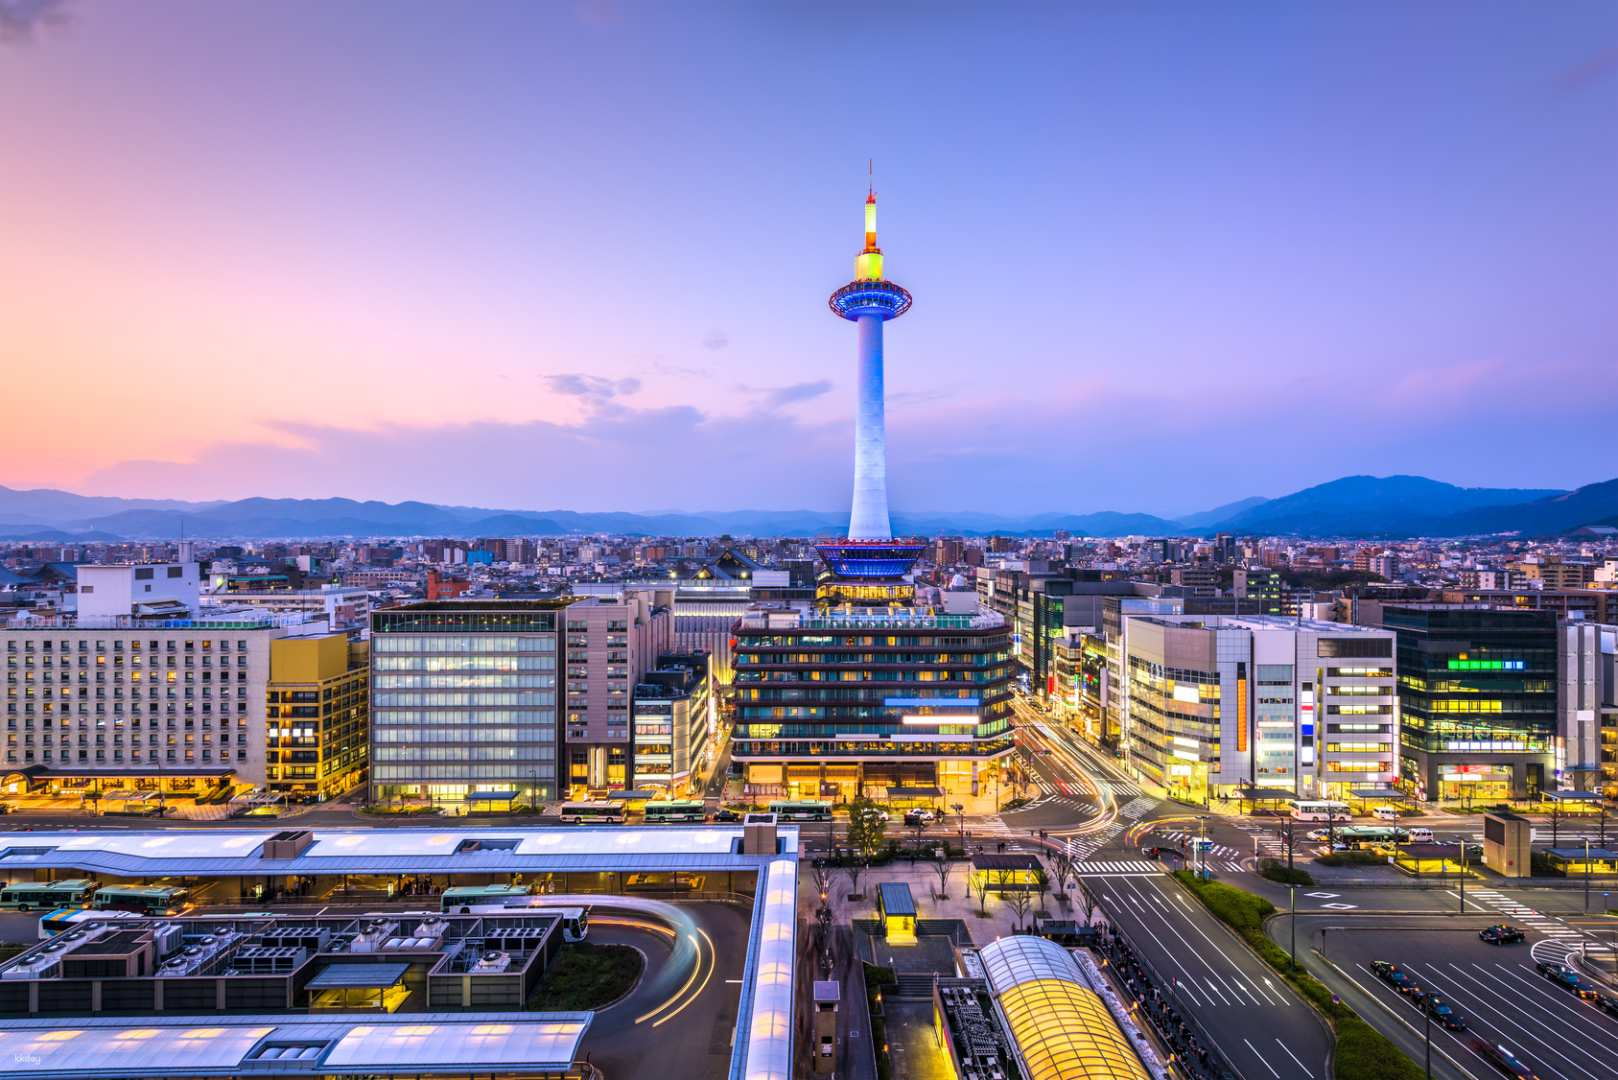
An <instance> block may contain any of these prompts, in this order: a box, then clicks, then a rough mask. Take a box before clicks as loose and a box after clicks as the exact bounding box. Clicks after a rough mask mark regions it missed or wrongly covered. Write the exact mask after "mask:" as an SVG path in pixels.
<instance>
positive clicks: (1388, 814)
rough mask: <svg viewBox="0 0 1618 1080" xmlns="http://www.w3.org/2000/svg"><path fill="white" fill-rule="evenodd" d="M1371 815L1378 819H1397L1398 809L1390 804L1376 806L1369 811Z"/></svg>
mask: <svg viewBox="0 0 1618 1080" xmlns="http://www.w3.org/2000/svg"><path fill="white" fill-rule="evenodd" d="M1371 816H1372V817H1374V818H1376V819H1377V820H1378V821H1398V820H1399V811H1397V810H1395V809H1394V808H1393V807H1391V806H1378V807H1376V808H1375V809H1373V810H1372V811H1371Z"/></svg>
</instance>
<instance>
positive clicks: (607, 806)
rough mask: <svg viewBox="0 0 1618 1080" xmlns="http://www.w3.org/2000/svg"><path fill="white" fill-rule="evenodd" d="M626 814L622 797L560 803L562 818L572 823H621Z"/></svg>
mask: <svg viewBox="0 0 1618 1080" xmlns="http://www.w3.org/2000/svg"><path fill="white" fill-rule="evenodd" d="M626 816H627V815H626V814H625V813H624V803H623V800H622V799H596V800H594V801H592V802H570V803H563V804H562V820H563V821H564V822H571V823H572V824H574V825H622V824H623V823H624V818H625V817H626Z"/></svg>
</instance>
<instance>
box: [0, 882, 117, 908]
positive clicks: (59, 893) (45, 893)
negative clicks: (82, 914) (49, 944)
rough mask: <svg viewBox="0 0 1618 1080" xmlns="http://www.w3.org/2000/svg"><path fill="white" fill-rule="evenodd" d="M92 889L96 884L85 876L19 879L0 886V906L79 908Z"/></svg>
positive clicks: (88, 897)
mask: <svg viewBox="0 0 1618 1080" xmlns="http://www.w3.org/2000/svg"><path fill="white" fill-rule="evenodd" d="M95 889H96V883H95V882H94V881H92V880H90V879H89V878H65V879H63V880H62V881H19V882H17V883H16V884H14V885H7V886H6V887H5V888H4V889H0V908H15V909H17V910H18V911H35V910H44V911H50V910H51V909H53V908H60V907H75V906H77V907H83V906H84V905H85V904H87V903H89V902H90V896H91V894H93V893H94V892H95Z"/></svg>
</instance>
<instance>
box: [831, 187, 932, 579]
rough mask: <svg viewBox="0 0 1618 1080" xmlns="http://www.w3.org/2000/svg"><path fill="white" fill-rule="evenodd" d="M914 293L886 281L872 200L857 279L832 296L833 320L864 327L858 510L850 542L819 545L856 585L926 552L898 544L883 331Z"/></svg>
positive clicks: (901, 570) (857, 424) (895, 571)
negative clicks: (892, 512)
mask: <svg viewBox="0 0 1618 1080" xmlns="http://www.w3.org/2000/svg"><path fill="white" fill-rule="evenodd" d="M910 304H911V296H910V292H909V290H907V289H906V288H905V287H904V286H902V285H898V284H896V283H894V282H892V281H889V280H887V278H886V277H884V276H883V258H882V249H881V248H880V247H878V246H877V243H876V192H875V191H872V192H870V193H869V194H868V195H867V196H866V199H865V248H864V250H862V251H861V252H860V253H859V254H858V255H857V256H855V258H854V280H853V281H850V282H849V283H848V284H847V285H844V286H843V287H842V288H840V289H838V290H837V291H836V292H834V293H832V294H831V297H830V299H829V300H827V305H828V306H829V307H830V308H831V310H832V313H833V314H835V315H837V316H839V317H841V318H844V319H847V320H849V321H850V322H852V323H854V324H855V325H856V326H857V327H858V328H859V377H858V392H859V401H858V409H857V411H856V413H855V419H854V506H853V510H852V512H851V513H850V514H849V520H848V538H847V540H845V541H832V542H829V543H823V544H819V545H817V550H818V551H819V552H820V556H821V558H822V559H824V560H825V562H826V565H827V566H828V567H830V568H831V571H832V573H833V574H835V575H836V576H837V577H839V578H845V579H852V580H867V581H869V580H874V579H890V580H896V579H898V578H901V577H903V576H904V574H905V573H906V572H907V571H908V570H909V569H910V567H911V565H912V564H913V563H914V562H915V561H916V559H917V558H918V557H919V556H920V555H921V552H922V549H923V545H921V544H920V543H916V542H913V541H906V540H895V539H894V537H893V527H892V523H891V520H890V519H889V517H888V436H887V414H886V406H885V403H884V387H883V357H882V324H883V323H885V322H887V321H888V320H890V319H897V318H898V317H899V316H901V315H903V314H904V313H905V312H907V311H909V310H910Z"/></svg>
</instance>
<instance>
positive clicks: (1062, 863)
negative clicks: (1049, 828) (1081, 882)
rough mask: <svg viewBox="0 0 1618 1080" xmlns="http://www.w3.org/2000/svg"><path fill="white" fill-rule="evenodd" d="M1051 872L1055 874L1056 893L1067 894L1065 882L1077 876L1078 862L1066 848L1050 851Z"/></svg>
mask: <svg viewBox="0 0 1618 1080" xmlns="http://www.w3.org/2000/svg"><path fill="white" fill-rule="evenodd" d="M1051 873H1053V874H1055V875H1056V895H1057V896H1066V895H1067V883H1068V882H1069V881H1072V880H1073V879H1074V878H1075V877H1077V876H1078V863H1077V862H1075V861H1074V859H1073V856H1072V855H1071V854H1070V853H1069V852H1068V851H1067V849H1066V848H1060V849H1058V850H1056V851H1054V852H1052V853H1051Z"/></svg>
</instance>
